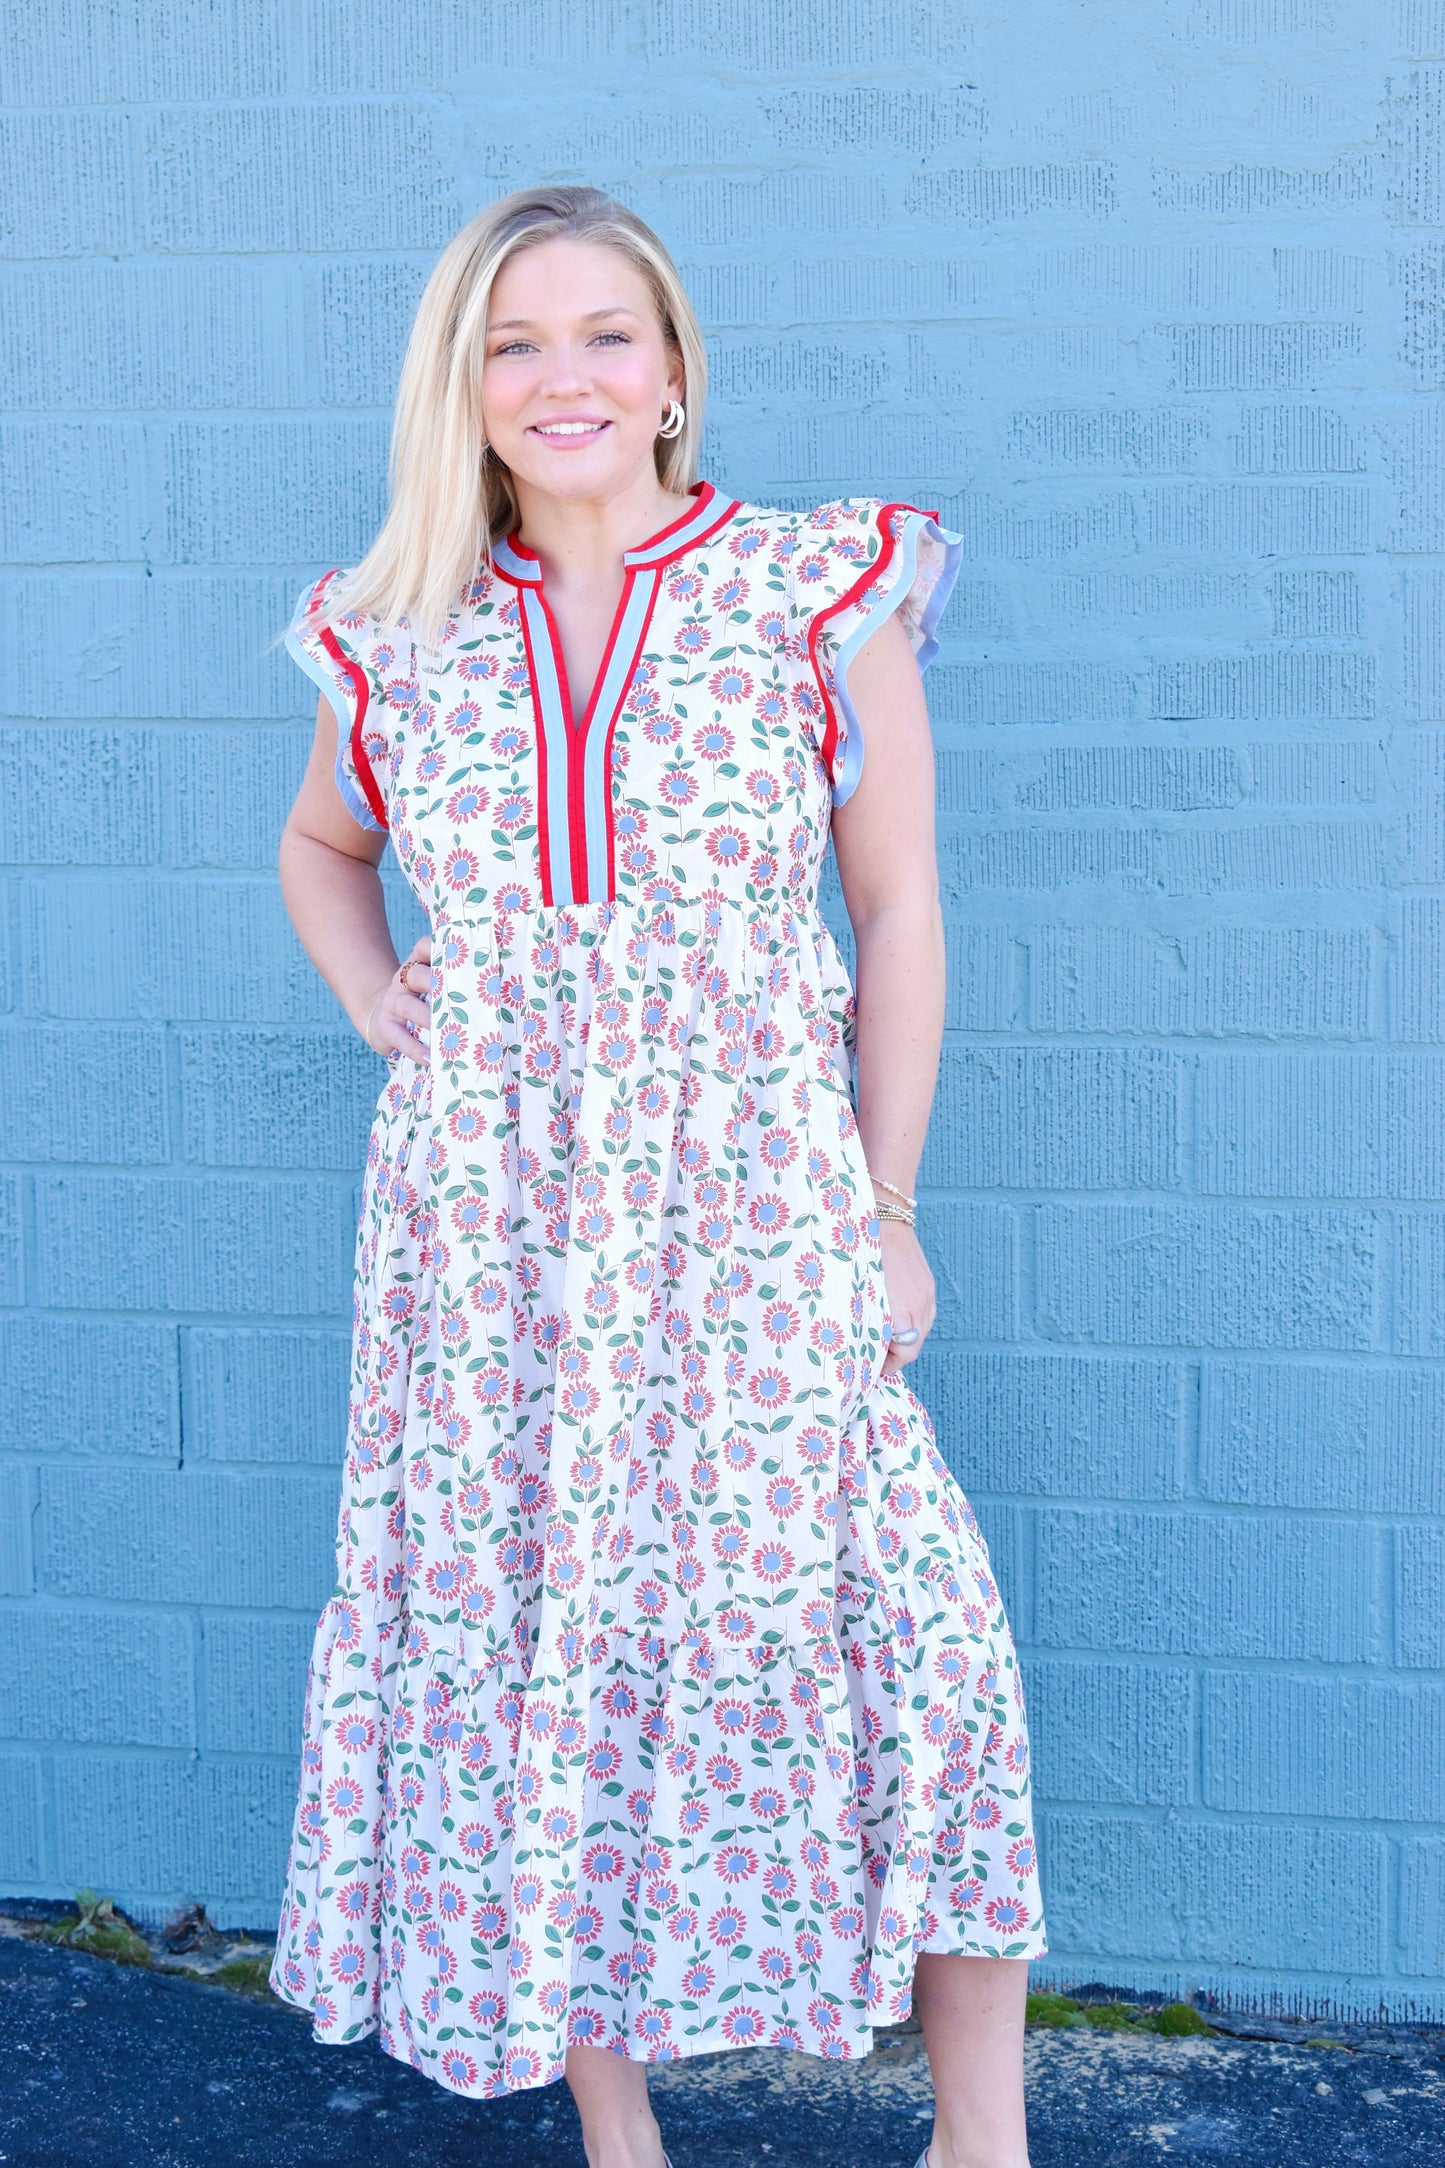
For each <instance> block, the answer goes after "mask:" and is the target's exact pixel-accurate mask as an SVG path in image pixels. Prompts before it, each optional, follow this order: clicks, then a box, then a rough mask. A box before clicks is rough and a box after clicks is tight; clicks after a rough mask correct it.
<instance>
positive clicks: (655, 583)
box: [492, 482, 737, 904]
mask: <svg viewBox="0 0 1445 2168" xmlns="http://www.w3.org/2000/svg"><path fill="white" fill-rule="evenodd" d="M692 495H693V497H694V498H695V499H696V503H695V504H694V505H693V507H692V509H691V510H690V511H687V512H684V513H683V515H682V517H681V518H680V519H678V520H674V521H673V523H672V525H671V526H670V527H665V528H664V529H663V530H662V532H661V533H660V534H656V535H654V536H653V537H652V538H651V540H650V541H648V542H643V543H639V545H638V547H637V548H636V549H631V550H628V551H627V552H626V554H625V555H624V557H623V560H622V563H623V581H622V593H621V596H620V597H619V599H618V604H617V611H616V614H615V616H614V617H613V620H612V629H611V631H610V633H609V635H608V639H607V646H606V649H605V651H604V653H603V657H602V667H601V669H600V670H599V671H598V673H597V682H596V684H595V685H594V687H593V688H592V697H591V699H590V700H589V701H588V703H587V708H586V712H585V714H584V715H583V716H582V718H581V720H580V722H578V721H577V720H576V719H575V717H574V713H573V707H572V695H571V689H570V687H569V686H568V683H567V668H566V664H565V662H564V661H563V658H562V642H561V639H560V637H559V635H558V631H557V621H556V619H555V618H554V617H553V615H552V612H551V609H550V608H549V606H548V603H547V598H546V596H545V594H544V593H543V591H542V567H541V564H540V562H539V560H538V558H537V555H536V553H535V551H533V550H529V549H528V548H527V547H526V546H525V544H523V543H520V542H518V541H517V540H516V538H515V537H514V536H510V535H509V536H507V537H506V539H505V540H503V541H500V542H496V543H494V544H493V545H492V562H493V563H494V564H495V566H496V568H497V570H498V572H500V573H501V575H502V577H503V578H504V579H505V580H508V581H510V582H511V584H512V585H513V586H514V587H516V589H517V591H518V602H519V606H520V612H521V619H522V640H523V644H524V646H525V648H526V652H527V670H528V675H529V677H530V679H531V686H532V712H533V715H534V717H535V727H536V743H537V829H538V854H539V858H540V861H541V875H542V901H543V903H544V904H569V903H605V902H611V901H612V900H613V898H614V897H615V896H616V894H617V880H616V859H615V850H616V837H615V834H614V822H613V818H612V740H613V736H614V733H615V731H616V728H617V718H618V716H619V715H620V714H621V712H622V709H623V706H624V704H625V702H626V699H627V694H628V691H629V689H630V687H631V685H632V681H633V676H634V673H635V672H636V669H637V664H638V661H639V659H640V657H641V654H642V649H643V645H644V643H645V641H646V639H647V628H648V626H649V625H650V624H651V622H652V612H653V607H654V605H655V603H656V601H657V595H658V590H659V588H660V587H661V585H662V575H663V573H664V572H665V571H666V570H667V569H668V567H669V566H670V565H672V564H675V563H676V561H677V559H678V558H679V557H682V556H684V555H685V554H686V553H687V551H688V550H690V549H696V548H697V546H698V545H699V544H700V543H702V542H705V541H707V539H708V538H709V536H711V535H713V534H715V533H716V532H717V530H718V529H719V528H720V527H723V526H725V525H726V523H727V521H728V520H730V519H731V518H732V516H733V514H734V512H736V510H737V505H736V503H735V502H733V501H731V500H727V501H725V500H724V499H723V498H721V497H720V496H719V494H718V492H717V490H715V489H714V488H713V486H712V484H711V482H699V483H698V484H697V485H696V487H695V488H694V490H693V491H692Z"/></svg>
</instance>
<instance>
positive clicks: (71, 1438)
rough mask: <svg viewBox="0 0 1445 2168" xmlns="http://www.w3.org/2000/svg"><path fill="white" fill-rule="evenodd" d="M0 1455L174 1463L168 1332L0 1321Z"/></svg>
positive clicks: (86, 1322) (173, 1361)
mask: <svg viewBox="0 0 1445 2168" xmlns="http://www.w3.org/2000/svg"><path fill="white" fill-rule="evenodd" d="M0 1377H3V1378H4V1380H5V1391H4V1394H3V1395H0V1451H4V1452H8V1453H24V1454H27V1455H30V1454H37V1455H38V1454H49V1453H77V1454H81V1455H83V1456H85V1457H86V1458H89V1457H90V1456H92V1455H104V1456H105V1457H106V1458H107V1459H110V1458H115V1459H121V1458H130V1457H135V1458H138V1459H140V1458H144V1459H148V1460H174V1459H175V1458H176V1457H177V1454H178V1452H179V1449H180V1420H179V1419H180V1381H179V1373H178V1364H177V1350H176V1333H175V1328H174V1326H170V1325H142V1324H135V1323H122V1322H121V1321H120V1320H118V1319H114V1318H109V1317H104V1316H102V1317H87V1318H84V1319H78V1318H58V1317H38V1316H21V1317H6V1318H0Z"/></svg>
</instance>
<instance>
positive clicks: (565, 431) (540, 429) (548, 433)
mask: <svg viewBox="0 0 1445 2168" xmlns="http://www.w3.org/2000/svg"><path fill="white" fill-rule="evenodd" d="M605 426H606V425H605V423H603V422H538V424H537V434H538V436H541V437H590V436H591V434H592V432H593V430H594V429H602V428H604V427H605Z"/></svg>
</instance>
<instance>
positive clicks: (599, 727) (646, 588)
mask: <svg viewBox="0 0 1445 2168" xmlns="http://www.w3.org/2000/svg"><path fill="white" fill-rule="evenodd" d="M661 577H662V574H661V573H660V572H658V571H655V570H654V571H646V572H637V573H635V574H634V575H633V581H632V593H631V594H630V595H629V596H628V598H627V607H626V609H625V610H624V611H623V613H622V622H621V624H620V625H619V626H618V628H617V637H616V639H615V640H614V641H613V643H612V657H611V660H610V661H609V663H608V665H607V675H606V677H605V678H604V679H603V680H602V683H601V684H600V685H599V686H598V688H597V697H596V699H595V700H594V701H593V703H592V718H591V721H590V722H589V723H588V726H587V738H586V743H585V744H584V746H583V749H582V760H583V768H582V815H583V821H584V824H585V826H586V830H587V893H588V895H589V896H592V897H601V896H605V895H606V894H607V893H608V886H607V815H608V810H609V809H608V804H607V762H606V752H607V733H608V731H609V730H610V728H611V726H612V719H613V717H614V716H615V715H616V713H617V710H618V709H619V708H620V707H621V705H622V701H623V697H624V695H625V694H626V692H627V689H628V686H629V685H630V683H631V681H632V672H633V669H634V667H635V665H636V662H637V650H638V645H639V643H640V642H641V639H642V628H643V626H644V625H645V624H646V622H647V613H648V611H649V610H650V609H651V607H652V598H653V596H654V595H655V594H656V593H657V584H658V581H659V580H660V579H661Z"/></svg>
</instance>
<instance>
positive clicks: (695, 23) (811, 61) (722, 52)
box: [503, 0, 967, 89]
mask: <svg viewBox="0 0 1445 2168" xmlns="http://www.w3.org/2000/svg"><path fill="white" fill-rule="evenodd" d="M614 12H615V11H614ZM513 20H514V21H515V22H517V23H518V24H519V26H521V27H525V26H526V25H527V24H528V23H529V22H530V13H529V12H522V13H520V14H519V15H518V16H516V17H514V18H513ZM641 22H642V30H643V38H644V50H645V52H646V55H647V58H648V59H649V60H650V61H678V60H680V61H686V62H688V63H690V64H692V65H693V66H696V65H698V64H699V63H706V64H708V65H711V66H723V67H726V68H727V69H728V70H729V71H730V72H731V71H734V70H737V69H744V70H746V71H747V72H748V73H759V74H761V75H762V76H763V77H764V80H765V82H766V85H767V87H768V88H769V89H772V88H773V87H774V86H775V85H776V84H777V83H778V81H779V80H780V79H782V80H787V79H788V77H789V75H790V74H793V75H795V74H796V73H797V72H798V71H799V70H802V71H806V72H809V73H812V72H814V71H816V70H817V69H819V68H839V67H842V68H845V69H846V70H847V71H848V73H849V75H851V76H854V77H855V78H856V76H857V74H858V73H859V72H860V70H862V69H868V68H870V67H872V68H876V67H884V68H893V67H896V66H897V65H898V63H899V60H900V58H901V57H902V56H905V55H906V56H907V57H908V58H909V59H917V60H928V61H935V62H938V61H944V60H956V59H957V58H958V57H959V56H960V53H961V52H962V51H963V50H964V49H965V48H966V44H967V38H966V33H965V32H964V31H963V30H962V29H961V28H960V26H959V25H957V24H956V23H955V22H954V20H953V19H952V18H950V17H948V16H946V15H945V16H944V17H943V18H941V19H940V18H938V17H936V16H935V15H934V14H933V12H932V10H919V11H918V12H917V13H915V14H913V15H911V16H909V17H904V18H899V19H898V20H896V21H895V20H893V19H892V18H890V17H888V16H885V15H883V14H880V12H879V10H878V9H877V8H876V7H874V6H873V5H872V4H871V0H798V4H797V5H796V6H795V7H792V8H790V9H789V10H788V12H787V13H786V14H778V13H773V12H771V11H762V12H759V13H757V14H751V13H749V12H748V11H747V10H739V9H738V8H736V7H734V6H732V5H731V4H730V0H693V4H692V5H691V6H690V7H688V8H687V9H686V10H685V11H684V10H682V9H679V8H678V7H676V6H674V5H673V4H672V0H646V5H645V8H644V9H643V10H642V11H641ZM503 57H504V58H510V57H511V54H510V52H509V53H507V54H505V55H504V56H503Z"/></svg>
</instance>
